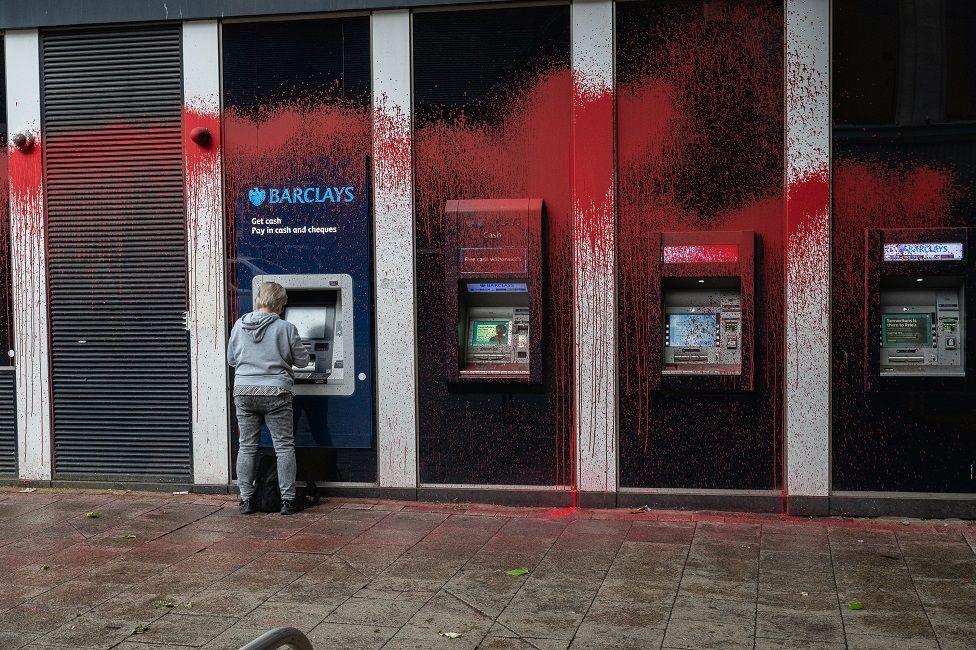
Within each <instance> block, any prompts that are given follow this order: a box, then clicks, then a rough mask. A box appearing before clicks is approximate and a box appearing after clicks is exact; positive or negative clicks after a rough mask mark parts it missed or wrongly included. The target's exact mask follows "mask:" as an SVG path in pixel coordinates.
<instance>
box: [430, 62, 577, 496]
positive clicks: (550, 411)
mask: <svg viewBox="0 0 976 650" xmlns="http://www.w3.org/2000/svg"><path fill="white" fill-rule="evenodd" d="M571 101H572V78H571V75H570V73H569V70H568V69H556V70H552V71H551V72H549V73H545V74H542V75H541V76H539V77H538V78H537V79H536V80H535V81H531V82H528V83H526V84H525V85H523V86H520V88H519V89H518V92H517V93H513V94H512V95H511V96H509V97H508V98H504V97H502V98H499V99H498V102H497V104H498V111H497V112H498V114H499V115H500V116H501V119H500V120H498V121H496V122H491V123H489V122H484V121H476V120H474V119H471V118H468V117H466V116H465V115H464V113H463V112H460V111H459V112H456V113H453V114H451V115H449V116H446V117H444V118H442V119H438V120H429V121H422V120H421V121H419V124H418V126H417V128H416V130H415V132H414V143H415V149H414V155H415V179H416V207H415V215H416V227H417V252H418V282H419V283H420V286H421V287H423V286H427V287H441V286H443V277H442V275H441V274H442V272H441V271H438V270H437V268H440V269H442V268H443V259H442V257H441V256H442V255H443V247H444V241H445V238H444V231H443V230H444V229H443V225H444V224H443V210H444V203H445V201H447V200H449V199H459V200H463V199H484V198H519V197H524V198H528V197H537V198H542V199H543V200H544V201H545V205H546V233H547V235H546V236H545V241H544V247H545V250H546V253H547V258H548V259H547V267H548V269H547V270H548V283H547V285H546V286H544V287H543V296H544V298H545V299H546V300H547V301H548V302H547V304H546V306H545V309H546V312H545V313H546V314H547V320H548V322H549V327H550V328H551V329H549V330H547V331H546V339H545V345H546V348H545V350H544V352H543V354H544V355H545V357H546V358H547V359H548V360H549V362H548V363H550V364H551V365H550V366H549V367H548V369H547V370H546V373H547V376H546V377H545V379H544V383H545V391H546V392H545V402H544V404H545V406H544V407H543V408H542V410H541V412H536V411H535V410H534V409H535V407H531V408H529V409H528V410H527V405H528V404H535V405H538V404H540V402H538V401H532V402H525V403H523V402H521V401H520V400H519V398H518V396H513V397H510V398H506V399H505V406H504V407H503V409H502V411H501V412H496V413H492V412H483V409H479V410H478V412H477V413H476V412H474V411H471V412H468V411H467V408H465V409H464V410H465V412H464V413H460V412H458V411H456V410H455V408H462V407H460V406H459V405H460V404H466V403H467V402H462V401H461V400H460V399H459V398H458V397H456V396H454V395H452V394H450V393H448V392H447V387H446V382H445V378H446V376H447V372H446V370H445V369H444V368H443V360H442V357H443V356H444V355H443V354H442V353H441V352H440V351H439V349H440V346H441V345H443V341H442V338H443V337H442V336H438V337H437V343H433V339H429V340H428V338H425V334H424V332H423V331H422V332H421V340H420V350H419V357H418V364H419V368H418V370H419V380H420V381H419V383H420V387H419V388H420V393H421V394H420V421H419V427H420V443H421V444H420V454H421V472H422V476H421V479H422V480H423V481H425V482H430V481H432V479H433V480H434V481H443V479H440V478H438V477H443V476H451V477H453V476H454V473H456V472H457V471H458V468H465V469H466V470H468V471H467V472H466V475H465V476H464V478H462V480H461V482H477V481H479V477H489V476H491V475H492V473H493V472H495V471H501V472H504V473H511V472H512V469H513V468H521V469H520V470H519V472H518V473H519V474H520V475H521V476H520V478H519V479H517V482H524V483H526V484H529V483H536V482H538V481H540V480H541V481H543V482H550V481H551V482H553V483H555V484H557V485H563V486H569V485H572V484H573V481H574V475H575V466H574V464H573V460H572V456H571V455H570V453H569V452H570V450H571V449H572V447H571V445H573V444H574V442H573V439H574V422H573V418H572V408H571V406H572V388H573V384H572V377H573V375H572V368H573V365H572V362H573V344H572V341H573V320H572V317H571V314H572V313H573V294H572V281H573V277H572V214H571V210H570V205H571V204H570V173H571V158H570V142H571V137H572V132H571V129H572V123H571V121H570V119H569V112H568V110H567V108H568V107H569V106H570V105H571ZM425 283H426V285H425ZM430 299H431V297H430V296H427V295H426V294H425V291H424V290H423V289H421V290H418V305H419V308H420V309H421V310H423V309H425V304H426V303H425V301H429V300H430ZM428 306H429V307H430V310H431V311H429V312H427V313H428V316H429V317H430V319H431V320H432V321H433V322H440V314H441V311H439V310H442V309H443V307H439V306H437V305H435V304H430V305H428ZM422 313H424V312H422ZM421 328H423V324H422V323H421ZM492 403H497V402H492ZM452 404H453V405H456V406H451V405H452ZM476 416H477V417H478V418H480V420H479V421H478V422H472V421H471V420H473V419H474V418H475V417H476ZM486 423H494V425H493V426H494V430H495V433H494V434H493V435H492V436H491V438H492V439H493V440H492V441H491V442H490V443H488V444H487V445H486V444H484V443H483V441H484V440H485V439H486V438H485V436H487V435H488V433H489V432H487V431H481V429H483V428H484V427H485V424H486ZM471 427H479V432H478V435H477V437H470V439H469V436H468V435H465V434H463V433H461V432H464V431H466V430H469V429H470V428H471ZM502 431H508V432H509V434H507V435H499V434H500V432H502ZM540 437H546V438H547V439H549V440H551V441H552V442H551V443H542V442H541V441H538V440H539V438H540ZM474 440H477V441H478V445H477V448H475V447H474V446H473V445H472V442H473V441H474ZM537 441H538V442H537ZM543 444H545V446H548V447H549V448H554V449H555V462H554V466H553V468H552V469H551V470H545V469H544V468H540V467H537V466H536V465H535V463H534V462H533V461H531V460H528V459H529V458H530V457H535V456H536V453H535V449H536V447H541V446H543ZM520 448H521V449H520ZM492 466H497V470H496V469H494V468H493V467H492ZM543 477H544V478H543ZM448 482H451V481H448ZM485 482H488V481H485Z"/></svg>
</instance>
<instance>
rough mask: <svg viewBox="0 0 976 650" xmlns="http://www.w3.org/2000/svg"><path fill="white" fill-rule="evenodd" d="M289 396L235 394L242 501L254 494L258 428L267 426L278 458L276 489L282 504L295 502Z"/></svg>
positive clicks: (290, 398)
mask: <svg viewBox="0 0 976 650" xmlns="http://www.w3.org/2000/svg"><path fill="white" fill-rule="evenodd" d="M291 400H292V395H291V393H281V394H280V395H235V396H234V405H235V406H236V407H237V424H238V426H240V429H241V446H240V449H238V450H237V483H238V487H239V488H240V490H241V499H250V498H251V496H253V495H254V463H255V460H256V458H257V454H258V442H259V441H260V438H261V426H262V425H263V424H267V425H268V429H269V430H270V431H271V442H272V443H273V444H274V450H275V455H276V456H277V457H278V487H279V489H280V490H281V498H282V499H283V500H285V501H292V500H294V499H295V471H296V463H295V433H294V415H293V413H294V412H293V410H292V405H291Z"/></svg>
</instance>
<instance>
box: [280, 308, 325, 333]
mask: <svg viewBox="0 0 976 650" xmlns="http://www.w3.org/2000/svg"><path fill="white" fill-rule="evenodd" d="M325 318H326V310H325V309H323V308H322V307H288V308H287V309H285V320H286V321H288V322H289V323H291V324H292V325H294V326H295V327H297V328H298V335H299V336H301V337H302V338H303V339H324V338H325Z"/></svg>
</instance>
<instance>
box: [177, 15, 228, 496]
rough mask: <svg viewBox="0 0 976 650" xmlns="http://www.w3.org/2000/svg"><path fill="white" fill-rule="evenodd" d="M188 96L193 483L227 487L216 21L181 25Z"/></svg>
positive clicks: (186, 165)
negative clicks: (195, 135)
mask: <svg viewBox="0 0 976 650" xmlns="http://www.w3.org/2000/svg"><path fill="white" fill-rule="evenodd" d="M183 97H184V110H183V161H184V174H185V184H186V185H185V195H186V196H185V198H186V224H187V279H188V296H189V312H188V317H187V325H188V328H189V330H190V372H191V381H192V409H193V410H192V426H193V482H194V483H198V484H211V485H221V484H223V485H226V484H227V482H228V481H229V480H230V465H229V453H230V449H229V445H230V438H229V436H228V435H227V434H228V432H227V427H228V412H227V377H228V370H227V361H226V357H225V345H226V343H225V342H226V331H227V310H226V292H225V280H224V214H223V182H222V175H221V142H220V26H219V25H218V24H217V21H213V20H209V21H201V22H186V23H183ZM194 129H206V130H207V131H208V132H209V133H210V138H211V141H210V143H209V144H203V145H201V144H199V143H197V142H194V141H193V139H192V137H191V133H192V132H193V130H194Z"/></svg>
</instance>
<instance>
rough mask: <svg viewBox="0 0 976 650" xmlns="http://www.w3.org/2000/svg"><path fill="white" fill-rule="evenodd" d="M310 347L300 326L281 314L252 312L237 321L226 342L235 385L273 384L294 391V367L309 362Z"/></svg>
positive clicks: (303, 365)
mask: <svg viewBox="0 0 976 650" xmlns="http://www.w3.org/2000/svg"><path fill="white" fill-rule="evenodd" d="M308 362H309V356H308V350H306V349H305V346H304V345H302V339H301V337H300V336H299V335H298V329H297V328H296V327H295V326H294V325H292V324H291V323H289V322H288V321H286V320H281V319H280V318H278V314H270V313H266V312H261V311H252V312H251V313H249V314H244V315H243V316H241V317H240V319H238V321H237V322H236V323H234V329H232V330H231V332H230V341H229V342H228V343H227V363H228V364H230V365H231V366H233V367H234V369H235V373H234V387H235V388H236V387H237V386H274V387H277V388H281V389H283V390H287V391H291V388H292V386H293V385H294V384H295V379H294V377H292V372H291V367H292V366H296V367H298V368H304V367H305V366H307V365H308Z"/></svg>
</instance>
